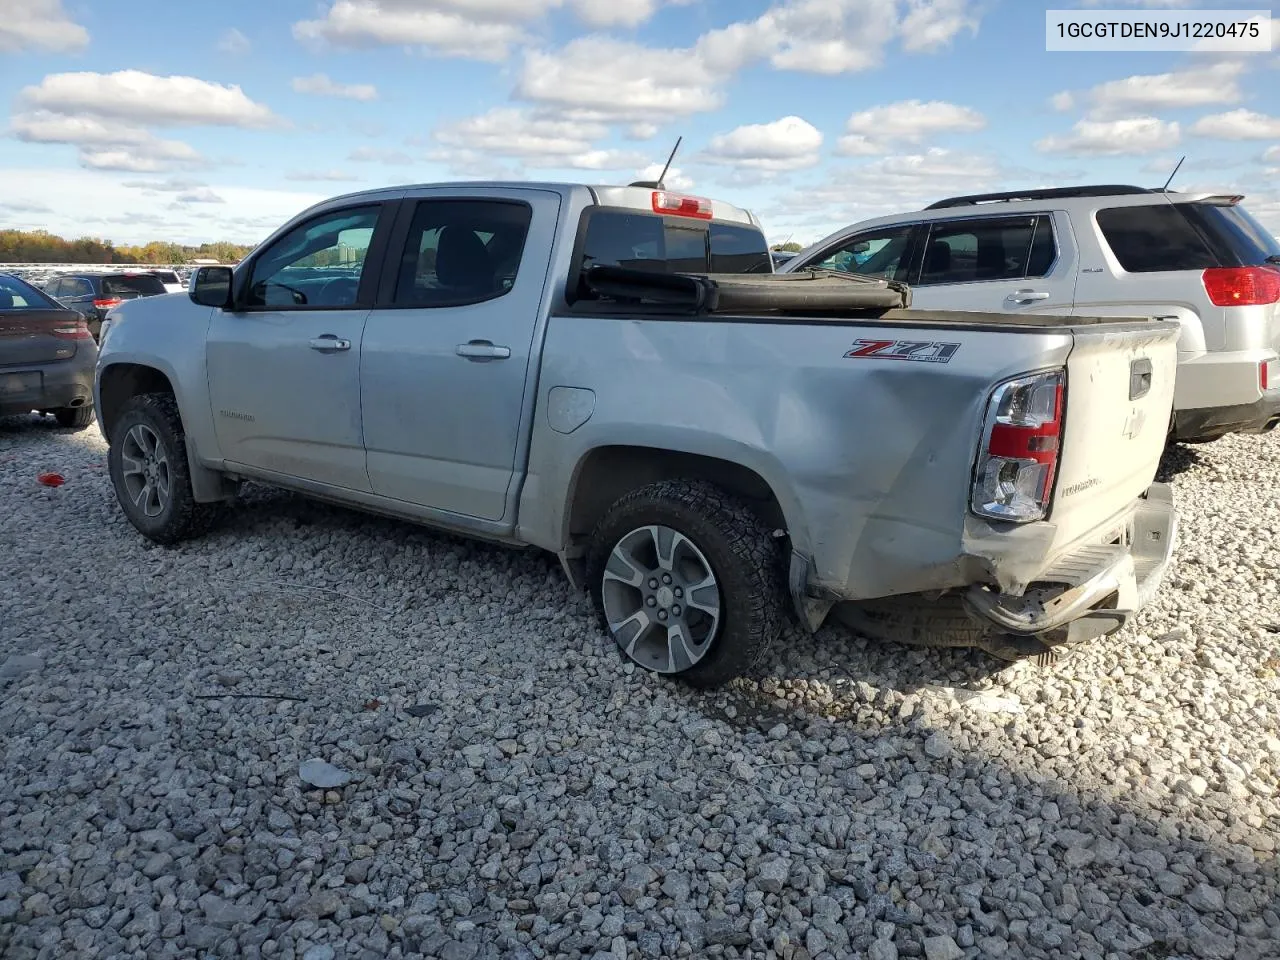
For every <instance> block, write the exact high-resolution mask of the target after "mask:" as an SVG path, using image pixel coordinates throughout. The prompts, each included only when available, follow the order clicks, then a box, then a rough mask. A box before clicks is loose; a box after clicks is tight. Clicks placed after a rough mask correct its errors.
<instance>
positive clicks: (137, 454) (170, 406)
mask: <svg viewBox="0 0 1280 960" xmlns="http://www.w3.org/2000/svg"><path fill="white" fill-rule="evenodd" d="M110 437H111V441H110V442H111V446H110V448H109V449H108V451H107V468H108V470H109V471H110V474H111V483H112V486H114V487H115V491H116V499H117V500H119V501H120V506H121V509H123V510H124V515H125V516H126V517H128V519H129V522H130V523H132V524H133V526H134V528H135V529H136V530H137V531H138V532H139V533H141V534H142V535H143V536H144V537H146V538H147V539H149V540H152V541H154V542H156V543H160V544H164V545H166V546H167V545H170V544H174V543H178V542H180V541H182V540H187V539H190V538H192V537H196V536H199V535H200V534H203V533H205V532H206V531H207V530H208V529H209V527H210V526H211V525H212V524H213V522H214V521H215V520H216V519H217V517H218V514H219V513H220V512H221V506H222V505H221V504H220V503H197V502H196V499H195V495H194V494H193V492H192V490H191V471H190V468H189V467H188V464H187V442H186V434H185V433H184V431H183V429H182V418H181V416H179V414H178V403H177V401H176V400H175V399H174V398H173V395H172V394H168V393H144V394H139V395H138V396H136V397H133V398H132V399H130V400H129V401H128V402H127V403H126V404H125V405H124V409H123V410H121V412H120V415H119V416H118V417H117V418H116V420H115V422H114V423H113V424H112V425H111V432H110Z"/></svg>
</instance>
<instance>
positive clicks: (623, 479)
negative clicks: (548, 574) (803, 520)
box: [569, 446, 787, 542]
mask: <svg viewBox="0 0 1280 960" xmlns="http://www.w3.org/2000/svg"><path fill="white" fill-rule="evenodd" d="M679 478H683V479H687V480H705V481H707V482H709V483H714V484H715V485H716V486H718V487H720V488H721V489H722V490H726V491H728V492H729V493H732V494H734V495H736V496H738V497H740V498H741V499H742V500H743V501H745V502H746V503H747V504H748V506H750V507H751V508H752V510H753V511H754V512H755V513H756V515H757V516H758V517H760V519H761V520H763V521H764V522H765V523H767V524H769V525H770V526H771V527H773V528H774V529H781V530H785V529H786V528H787V522H786V518H785V516H784V515H783V512H782V507H781V505H779V503H778V498H777V497H776V496H774V493H773V490H772V489H771V488H770V486H769V484H768V483H767V482H765V480H764V478H763V477H761V476H760V474H758V473H756V472H755V471H754V470H751V469H749V468H747V467H744V466H742V465H741V464H739V463H733V462H732V461H729V460H720V459H718V458H716V457H704V456H701V455H699V454H695V453H681V452H677V451H673V450H658V449H655V448H652V447H622V446H614V447H600V448H598V449H596V450H593V451H591V453H589V454H588V455H587V457H586V459H585V460H584V461H583V463H582V465H581V466H580V467H579V469H578V476H577V480H576V481H575V483H574V488H573V498H572V506H571V508H570V513H569V539H570V541H571V542H579V541H581V540H582V539H583V538H585V537H586V536H587V535H588V534H590V533H591V530H592V528H593V527H594V526H595V525H596V522H597V521H598V520H599V519H600V518H601V517H602V516H604V512H605V511H606V510H608V509H609V507H610V506H611V505H612V504H613V503H614V501H616V500H617V499H618V498H619V497H621V496H623V495H624V494H626V493H628V492H630V491H632V490H635V489H637V488H638V487H643V486H647V485H648V484H650V483H656V482H657V481H659V480H675V479H679Z"/></svg>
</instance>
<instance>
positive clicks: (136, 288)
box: [102, 274, 167, 298]
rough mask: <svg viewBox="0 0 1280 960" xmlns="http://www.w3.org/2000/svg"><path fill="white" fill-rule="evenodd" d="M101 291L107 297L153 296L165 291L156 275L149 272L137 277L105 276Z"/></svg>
mask: <svg viewBox="0 0 1280 960" xmlns="http://www.w3.org/2000/svg"><path fill="white" fill-rule="evenodd" d="M102 292H103V293H104V294H106V295H107V296H108V297H126V298H128V297H154V296H156V295H157V294H161V293H165V292H167V291H166V290H165V288H164V284H163V283H161V282H160V279H159V278H158V277H153V276H151V275H150V274H147V275H145V276H137V277H106V278H104V279H103V281H102Z"/></svg>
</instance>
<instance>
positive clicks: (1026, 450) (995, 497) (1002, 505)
mask: <svg viewBox="0 0 1280 960" xmlns="http://www.w3.org/2000/svg"><path fill="white" fill-rule="evenodd" d="M1064 384H1065V380H1064V377H1063V372H1062V371H1061V370H1050V371H1048V372H1046V373H1037V374H1033V375H1031V376H1027V377H1019V378H1018V379H1016V380H1009V381H1007V382H1005V383H1002V384H1001V385H1000V386H998V387H997V388H996V389H995V392H994V393H992V394H991V399H990V400H988V401H987V415H986V420H985V422H984V424H983V431H982V449H981V450H980V451H979V452H978V462H977V466H976V469H975V470H974V478H973V492H972V495H971V497H970V508H971V509H972V510H973V512H974V513H976V514H978V515H979V516H982V517H990V518H991V519H993V520H1011V521H1013V522H1015V523H1027V522H1028V521H1031V520H1041V519H1043V518H1044V517H1045V515H1046V514H1047V513H1048V511H1049V498H1050V496H1051V495H1052V493H1053V479H1054V475H1055V474H1056V473H1057V470H1058V457H1059V455H1060V453H1061V440H1062V406H1063V386H1064Z"/></svg>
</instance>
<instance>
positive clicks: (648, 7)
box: [572, 0, 658, 27]
mask: <svg viewBox="0 0 1280 960" xmlns="http://www.w3.org/2000/svg"><path fill="white" fill-rule="evenodd" d="M572 6H573V9H574V12H575V13H576V14H577V15H578V18H579V19H581V20H582V21H583V22H584V23H587V24H589V25H590V26H593V27H638V26H639V25H640V24H642V23H644V22H645V21H646V20H648V19H649V18H650V17H652V16H653V14H654V11H656V10H657V9H658V2H657V0H572Z"/></svg>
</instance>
